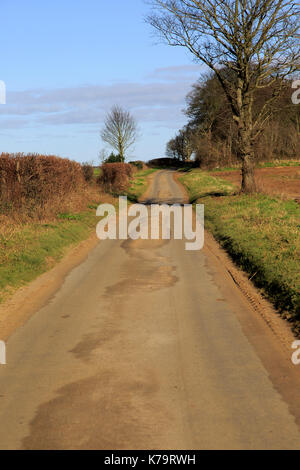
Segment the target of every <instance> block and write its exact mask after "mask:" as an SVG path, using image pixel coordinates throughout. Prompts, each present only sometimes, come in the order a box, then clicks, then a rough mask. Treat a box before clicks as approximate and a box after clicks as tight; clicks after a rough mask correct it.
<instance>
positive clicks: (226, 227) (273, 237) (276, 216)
mask: <svg viewBox="0 0 300 470" xmlns="http://www.w3.org/2000/svg"><path fill="white" fill-rule="evenodd" d="M179 179H180V181H181V182H182V183H183V184H184V186H185V187H186V188H187V190H188V193H189V195H190V199H191V201H192V202H196V201H197V200H198V201H199V202H200V203H202V204H205V225H206V228H207V229H209V230H210V231H211V232H212V233H213V235H214V236H215V238H216V239H217V240H218V241H219V242H220V244H221V245H222V246H223V247H224V248H225V249H226V251H227V252H228V253H229V254H230V255H231V257H232V258H233V260H234V261H235V262H236V263H237V264H238V265H239V266H240V267H241V268H242V269H243V270H244V271H246V272H247V273H248V274H249V278H251V279H252V281H253V282H254V284H255V285H256V286H257V287H259V288H262V289H263V291H264V293H265V294H266V296H267V297H268V298H269V299H270V300H271V301H272V302H273V303H274V305H275V307H276V308H277V309H278V310H279V311H280V312H281V314H282V316H283V317H284V318H286V319H288V320H289V321H290V322H291V323H292V328H293V331H294V332H295V333H296V334H297V335H300V270H299V265H300V236H299V233H300V231H299V229H300V206H299V204H297V203H296V202H295V201H292V200H285V201H284V200H281V199H279V198H276V197H270V196H267V195H264V194H256V195H253V196H247V195H240V194H235V192H236V189H237V188H236V186H234V185H233V184H231V183H230V182H228V181H223V180H222V179H220V178H215V177H213V176H211V175H210V174H209V173H207V172H204V171H201V170H191V171H189V172H187V173H185V174H183V175H182V176H181V177H180V178H179Z"/></svg>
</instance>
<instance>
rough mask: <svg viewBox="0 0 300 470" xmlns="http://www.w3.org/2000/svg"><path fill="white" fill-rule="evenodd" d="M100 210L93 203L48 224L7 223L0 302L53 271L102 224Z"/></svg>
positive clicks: (1, 242) (0, 254) (1, 240)
mask: <svg viewBox="0 0 300 470" xmlns="http://www.w3.org/2000/svg"><path fill="white" fill-rule="evenodd" d="M99 203H100V202H99ZM97 207H98V204H97V203H96V202H93V203H91V204H89V205H88V207H87V209H86V210H85V211H82V212H78V213H62V214H58V216H57V218H56V219H54V220H51V221H50V222H48V223H46V222H28V223H25V224H23V225H16V224H10V223H9V222H7V223H6V226H5V230H2V231H1V233H0V302H2V301H3V300H4V299H5V298H6V297H7V296H8V295H9V294H10V293H12V292H13V291H14V290H15V289H16V288H18V287H21V286H23V285H25V284H27V283H28V282H30V281H32V280H34V279H35V278H37V277H38V276H39V275H41V274H42V273H44V272H45V271H47V270H49V269H51V268H52V267H53V266H54V264H55V263H56V262H57V261H59V260H60V259H61V258H62V257H63V256H64V255H65V253H66V250H67V248H69V247H70V246H73V245H75V244H77V243H79V242H80V241H82V240H84V239H86V238H88V236H89V235H90V233H91V232H92V231H93V230H95V228H96V224H97V222H98V221H99V219H98V218H97V217H96V208H97Z"/></svg>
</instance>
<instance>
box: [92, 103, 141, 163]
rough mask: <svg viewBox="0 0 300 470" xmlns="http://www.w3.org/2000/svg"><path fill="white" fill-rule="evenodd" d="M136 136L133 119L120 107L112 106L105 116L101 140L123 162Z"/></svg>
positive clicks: (135, 124) (136, 130) (135, 125)
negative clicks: (115, 151)
mask: <svg viewBox="0 0 300 470" xmlns="http://www.w3.org/2000/svg"><path fill="white" fill-rule="evenodd" d="M137 136H138V129H137V123H136V121H135V119H134V117H133V116H132V115H131V114H130V113H129V112H128V111H125V110H123V109H122V108H121V107H120V106H114V107H113V108H112V109H111V111H110V113H109V114H108V115H107V117H106V119H105V123H104V127H103V129H102V130H101V138H102V140H103V141H104V142H106V143H107V144H109V145H110V146H111V147H113V148H114V149H115V150H117V152H118V153H119V155H120V157H121V159H122V160H123V161H125V153H126V151H127V150H128V149H129V148H130V147H131V146H132V145H133V144H134V142H135V141H136V139H137Z"/></svg>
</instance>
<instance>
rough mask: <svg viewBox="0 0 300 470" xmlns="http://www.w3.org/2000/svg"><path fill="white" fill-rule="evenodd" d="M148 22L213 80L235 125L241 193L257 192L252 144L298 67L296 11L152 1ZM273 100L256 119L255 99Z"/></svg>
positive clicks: (240, 0) (214, 0)
mask: <svg viewBox="0 0 300 470" xmlns="http://www.w3.org/2000/svg"><path fill="white" fill-rule="evenodd" d="M150 3H151V4H152V5H153V8H154V10H153V14H151V15H150V16H149V17H148V22H149V23H150V24H151V25H152V26H153V27H154V28H155V30H156V31H157V32H158V33H159V35H160V36H161V37H162V38H163V40H164V41H166V42H167V43H168V44H170V45H172V46H183V47H186V48H187V49H188V50H189V51H190V52H191V53H192V54H193V55H194V57H195V59H196V60H198V61H201V62H203V63H204V64H206V65H207V66H208V67H209V68H210V69H212V70H213V71H214V73H215V74H216V76H217V78H218V80H219V82H220V84H221V86H222V88H223V90H224V93H225V95H226V98H227V100H228V102H229V104H230V108H231V111H232V116H233V119H234V121H235V122H236V124H237V129H238V132H237V134H238V137H237V148H238V155H239V158H240V159H241V161H242V175H243V179H242V190H243V191H244V192H248V193H250V192H253V191H255V190H256V186H255V178H254V164H255V162H254V152H253V144H254V141H255V140H256V138H257V137H258V135H259V134H260V133H261V132H262V130H263V128H264V124H265V123H266V121H267V120H268V119H269V105H270V104H271V103H272V102H273V101H274V100H275V99H276V98H277V96H278V95H279V93H280V90H281V88H282V84H283V83H284V81H285V78H286V77H288V76H289V75H290V74H292V73H293V72H295V71H296V70H297V68H298V67H299V56H300V55H299V34H297V33H298V30H299V16H298V15H299V9H298V7H297V3H295V2H293V1H291V0H150ZM271 85H272V96H271V97H270V98H269V99H268V100H267V101H266V102H265V103H264V105H263V106H262V108H261V109H260V110H259V112H257V113H254V111H253V102H254V94H255V92H256V91H257V90H258V89H261V88H265V87H269V86H271Z"/></svg>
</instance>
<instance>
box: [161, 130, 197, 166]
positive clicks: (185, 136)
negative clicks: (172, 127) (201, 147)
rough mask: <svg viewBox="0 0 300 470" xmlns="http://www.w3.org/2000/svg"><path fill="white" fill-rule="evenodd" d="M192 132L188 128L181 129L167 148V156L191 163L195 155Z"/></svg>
mask: <svg viewBox="0 0 300 470" xmlns="http://www.w3.org/2000/svg"><path fill="white" fill-rule="evenodd" d="M192 137H193V135H192V132H191V130H190V129H189V128H188V127H184V128H183V129H180V131H179V132H178V134H177V135H176V136H175V137H174V138H173V139H171V140H170V141H169V142H168V143H167V146H166V155H167V156H168V157H170V158H177V159H178V160H182V161H184V162H186V161H190V159H191V156H192V153H193V144H192Z"/></svg>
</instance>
